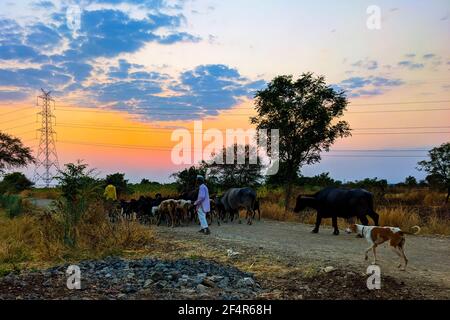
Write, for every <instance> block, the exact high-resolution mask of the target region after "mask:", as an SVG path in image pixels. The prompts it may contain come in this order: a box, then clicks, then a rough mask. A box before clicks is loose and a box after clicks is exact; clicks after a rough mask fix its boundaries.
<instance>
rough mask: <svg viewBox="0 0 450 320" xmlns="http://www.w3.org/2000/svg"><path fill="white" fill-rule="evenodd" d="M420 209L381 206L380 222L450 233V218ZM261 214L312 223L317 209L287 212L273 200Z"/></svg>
mask: <svg viewBox="0 0 450 320" xmlns="http://www.w3.org/2000/svg"><path fill="white" fill-rule="evenodd" d="M419 210H420V209H418V208H411V207H408V206H394V207H380V208H378V209H377V212H378V214H379V215H380V221H379V223H380V225H381V226H391V227H400V228H401V229H403V230H405V231H409V230H410V228H411V227H412V226H420V227H421V229H422V230H421V233H422V234H437V235H450V219H448V218H445V217H439V215H438V214H437V213H436V212H433V213H431V214H429V215H427V216H425V217H421V215H420V214H419ZM261 215H262V217H263V218H266V219H272V220H277V221H292V222H300V223H305V224H311V225H312V224H314V223H315V221H316V213H315V211H312V210H306V211H303V212H301V213H299V214H296V213H294V212H292V211H288V212H287V213H286V212H285V211H284V208H283V207H282V206H280V205H279V204H277V203H271V202H264V203H263V204H262V208H261ZM369 221H370V218H369ZM322 224H323V225H328V226H330V225H331V219H323V220H322ZM338 225H339V228H345V227H346V226H347V223H346V221H345V220H344V219H338Z"/></svg>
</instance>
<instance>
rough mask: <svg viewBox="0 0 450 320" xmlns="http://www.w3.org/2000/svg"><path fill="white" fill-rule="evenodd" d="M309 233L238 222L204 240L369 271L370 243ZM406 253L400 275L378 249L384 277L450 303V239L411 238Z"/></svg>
mask: <svg viewBox="0 0 450 320" xmlns="http://www.w3.org/2000/svg"><path fill="white" fill-rule="evenodd" d="M160 229H161V232H164V233H176V234H178V235H185V236H186V237H190V236H194V234H196V233H197V232H196V231H197V230H198V226H194V225H191V226H187V227H180V228H173V229H169V228H165V227H164V228H163V227H161V228H160ZM311 230H312V226H310V225H304V224H300V223H292V222H277V221H268V220H261V221H255V223H254V224H253V225H252V226H248V225H246V224H244V223H243V224H238V223H236V222H234V223H231V224H230V223H228V224H222V225H221V226H217V225H216V224H213V225H212V226H211V235H210V236H202V237H203V239H204V240H202V241H208V237H213V238H215V239H216V240H219V241H223V242H227V243H230V245H232V244H233V243H235V244H236V245H237V246H238V245H244V246H246V247H250V248H255V249H264V250H267V251H268V252H270V253H275V254H279V255H286V256H293V257H296V258H305V259H309V260H311V259H312V260H318V261H320V262H321V263H327V264H329V265H331V266H332V265H336V264H338V265H345V266H353V267H355V268H356V269H355V270H358V271H361V272H363V271H364V270H365V268H366V267H367V266H368V265H369V262H366V261H364V251H365V249H367V247H368V244H367V242H366V240H364V239H360V238H356V236H355V235H354V234H352V235H347V234H345V233H343V232H341V234H340V235H339V236H334V235H332V230H331V229H330V228H327V227H321V229H320V233H319V234H313V233H311ZM195 237H196V238H197V237H199V235H195ZM202 237H200V239H202ZM405 252H406V256H407V257H408V259H409V265H408V268H407V270H406V271H400V270H398V269H397V267H396V266H397V263H398V260H399V259H398V257H397V256H396V255H395V253H393V252H392V251H391V249H389V248H388V247H387V244H384V245H383V246H380V247H379V248H378V250H377V255H378V258H379V260H380V261H379V265H380V267H381V272H382V274H383V273H384V274H385V275H389V276H393V277H395V278H397V279H404V280H409V281H419V282H420V283H424V284H429V285H431V286H439V287H441V288H442V290H444V292H445V291H447V293H448V297H449V298H450V238H448V237H429V236H412V235H411V236H408V235H407V236H406V246H405ZM369 257H370V256H369ZM370 258H371V257H370Z"/></svg>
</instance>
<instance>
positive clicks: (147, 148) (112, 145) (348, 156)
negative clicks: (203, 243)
mask: <svg viewBox="0 0 450 320" xmlns="http://www.w3.org/2000/svg"><path fill="white" fill-rule="evenodd" d="M58 142H60V143H63V144H76V145H87V146H96V147H104V148H121V149H134V150H148V151H167V152H168V151H172V148H170V147H151V146H138V145H134V146H133V145H118V144H106V143H88V142H77V141H64V140H62V141H58ZM191 151H193V150H192V149H191ZM198 151H202V150H198ZM321 156H323V157H338V158H423V157H424V156H412V155H331V154H323V155H321Z"/></svg>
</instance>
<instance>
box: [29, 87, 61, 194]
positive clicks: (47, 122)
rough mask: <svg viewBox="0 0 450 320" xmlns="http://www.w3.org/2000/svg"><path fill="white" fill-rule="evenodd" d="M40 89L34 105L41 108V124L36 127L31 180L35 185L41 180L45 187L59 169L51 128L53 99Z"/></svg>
mask: <svg viewBox="0 0 450 320" xmlns="http://www.w3.org/2000/svg"><path fill="white" fill-rule="evenodd" d="M41 91H42V94H41V95H40V96H38V97H37V101H36V106H38V107H41V108H42V110H41V111H40V112H39V113H38V115H40V116H41V120H42V124H41V128H40V129H38V131H40V138H39V148H38V152H37V156H36V168H35V170H34V178H33V181H34V183H35V184H36V185H39V182H43V184H44V185H45V186H46V187H49V186H50V184H51V183H52V181H53V180H54V179H55V176H56V173H57V171H58V170H59V163H58V155H57V153H56V144H55V135H56V132H55V131H54V130H53V120H54V119H56V118H55V116H54V115H53V114H52V108H53V109H54V108H55V100H54V99H53V98H52V97H51V96H50V91H49V92H45V91H44V90H43V89H41Z"/></svg>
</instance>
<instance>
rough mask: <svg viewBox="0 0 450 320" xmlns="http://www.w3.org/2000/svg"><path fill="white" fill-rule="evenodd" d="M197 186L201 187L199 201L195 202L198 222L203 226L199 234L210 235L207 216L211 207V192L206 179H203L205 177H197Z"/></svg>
mask: <svg viewBox="0 0 450 320" xmlns="http://www.w3.org/2000/svg"><path fill="white" fill-rule="evenodd" d="M197 184H199V185H200V186H199V188H198V197H197V201H195V202H194V205H195V206H196V207H197V214H198V220H199V221H200V226H201V229H200V231H199V232H202V233H204V234H210V231H209V228H208V222H207V221H206V214H207V213H208V212H209V211H210V207H209V191H208V187H207V186H206V184H205V178H203V176H197Z"/></svg>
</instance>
